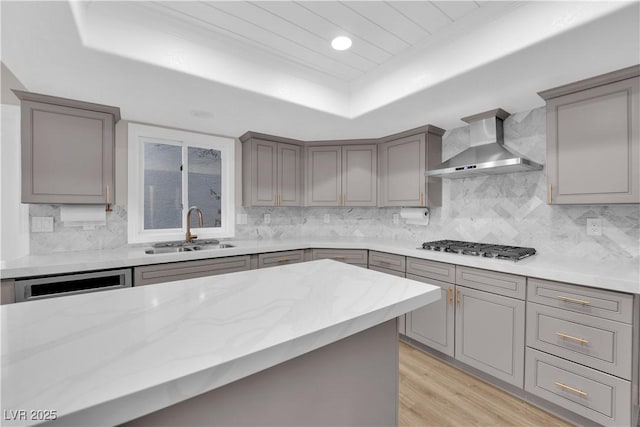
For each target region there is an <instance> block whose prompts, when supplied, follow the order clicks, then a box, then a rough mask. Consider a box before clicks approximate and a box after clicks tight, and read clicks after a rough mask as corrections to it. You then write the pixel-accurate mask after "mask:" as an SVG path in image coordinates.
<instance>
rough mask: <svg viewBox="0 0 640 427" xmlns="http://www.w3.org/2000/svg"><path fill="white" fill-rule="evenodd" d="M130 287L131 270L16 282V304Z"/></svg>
mask: <svg viewBox="0 0 640 427" xmlns="http://www.w3.org/2000/svg"><path fill="white" fill-rule="evenodd" d="M127 287H131V269H129V268H126V269H120V270H107V271H93V272H89V273H79V274H65V275H61V276H48V277H38V278H34V279H25V280H16V282H15V291H16V302H24V301H33V300H37V299H45V298H55V297H62V296H69V295H77V294H84V293H89V292H98V291H106V290H111V289H121V288H127Z"/></svg>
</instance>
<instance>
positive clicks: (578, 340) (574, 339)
mask: <svg viewBox="0 0 640 427" xmlns="http://www.w3.org/2000/svg"><path fill="white" fill-rule="evenodd" d="M556 335H557V336H559V337H561V338H566V339H568V340H573V341H577V342H579V343H580V344H589V340H585V339H584V338H576V337H573V336H571V335H567V334H563V333H562V332H556Z"/></svg>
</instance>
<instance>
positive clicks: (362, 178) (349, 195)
mask: <svg viewBox="0 0 640 427" xmlns="http://www.w3.org/2000/svg"><path fill="white" fill-rule="evenodd" d="M377 163H378V146H377V145H350V146H345V147H342V205H343V206H376V204H377V200H378V197H377V192H378V175H377V170H378V165H377Z"/></svg>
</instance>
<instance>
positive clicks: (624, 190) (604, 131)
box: [539, 65, 640, 204]
mask: <svg viewBox="0 0 640 427" xmlns="http://www.w3.org/2000/svg"><path fill="white" fill-rule="evenodd" d="M638 76H640V66H638V65H636V66H633V67H629V68H626V69H623V70H619V71H616V72H612V73H609V74H606V75H602V76H597V77H594V78H591V79H587V80H583V81H580V82H576V83H573V84H569V85H566V86H562V87H559V88H554V89H550V90H547V91H544V92H540V93H539V95H540V96H541V97H542V98H544V99H545V100H546V102H547V167H546V169H547V179H548V185H549V188H548V192H549V194H548V202H549V203H550V204H575V203H586V204H594V203H640V184H639V183H640V101H639V96H640V95H639V91H640V77H638Z"/></svg>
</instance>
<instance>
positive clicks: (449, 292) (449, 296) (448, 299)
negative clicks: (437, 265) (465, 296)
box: [447, 287, 453, 302]
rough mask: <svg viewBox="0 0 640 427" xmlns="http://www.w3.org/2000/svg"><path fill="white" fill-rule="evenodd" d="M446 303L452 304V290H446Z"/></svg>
mask: <svg viewBox="0 0 640 427" xmlns="http://www.w3.org/2000/svg"><path fill="white" fill-rule="evenodd" d="M447 302H453V289H452V288H450V287H449V288H447Z"/></svg>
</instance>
